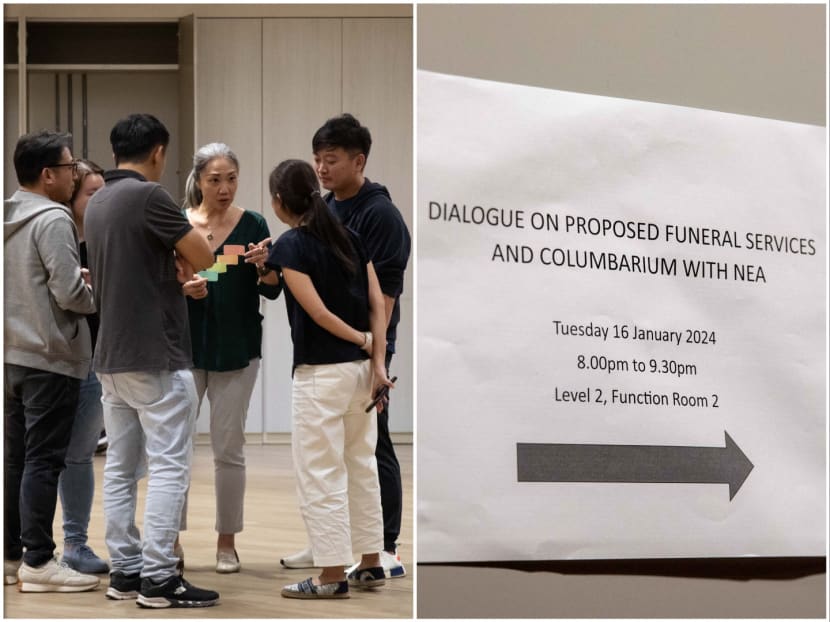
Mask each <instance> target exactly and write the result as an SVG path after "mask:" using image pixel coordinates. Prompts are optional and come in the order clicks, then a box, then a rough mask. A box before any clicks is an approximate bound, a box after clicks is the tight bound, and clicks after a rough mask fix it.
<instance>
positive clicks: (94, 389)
mask: <svg viewBox="0 0 830 622" xmlns="http://www.w3.org/2000/svg"><path fill="white" fill-rule="evenodd" d="M103 426H104V409H103V407H102V405H101V383H100V382H98V378H97V377H96V376H95V373H94V372H92V371H90V372H89V376H87V378H86V380H82V381H81V393H80V397H79V398H78V409H77V410H76V411H75V422H74V423H73V424H72V436H71V437H70V439H69V447H67V448H66V468H65V469H64V471H63V473H61V476H60V480H59V481H58V492H59V493H60V497H61V507H62V508H63V541H64V542H65V543H67V544H75V545H77V544H86V541H87V527H88V526H89V514H90V512H91V510H92V497H93V495H94V494H95V471H94V469H93V465H92V459H93V458H94V457H95V449H96V447H97V446H98V437H99V436H100V435H101V429H102V428H103Z"/></svg>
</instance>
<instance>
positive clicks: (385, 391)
mask: <svg viewBox="0 0 830 622" xmlns="http://www.w3.org/2000/svg"><path fill="white" fill-rule="evenodd" d="M389 380H390V381H391V382H393V383H394V382H396V381H397V380H398V377H397V376H392V377H391V378H390V379H389ZM388 394H389V385H388V384H385V385H383V386H382V387H381V388H380V389H378V392H377V393H375V399H373V400H372V403H371V404H369V405H368V406H367V407H366V410H365V412H369V411H370V410H372V409H373V408H374V407H375V406H377V405H378V402H380V401H381V400H382V399H383V398H384V397H386V396H387V395H388Z"/></svg>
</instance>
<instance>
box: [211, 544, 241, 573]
mask: <svg viewBox="0 0 830 622" xmlns="http://www.w3.org/2000/svg"><path fill="white" fill-rule="evenodd" d="M241 568H242V564H240V563H239V555H238V554H237V552H236V549H234V550H233V553H229V552H228V551H217V552H216V572H218V573H219V574H230V573H232V572H239V570H240V569H241Z"/></svg>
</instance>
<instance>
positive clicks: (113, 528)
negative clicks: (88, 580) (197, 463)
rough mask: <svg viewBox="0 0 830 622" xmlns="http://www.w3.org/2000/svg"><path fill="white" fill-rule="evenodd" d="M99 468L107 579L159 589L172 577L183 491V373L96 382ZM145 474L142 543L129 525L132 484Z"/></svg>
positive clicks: (186, 468) (192, 391) (186, 478)
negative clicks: (114, 575) (103, 442)
mask: <svg viewBox="0 0 830 622" xmlns="http://www.w3.org/2000/svg"><path fill="white" fill-rule="evenodd" d="M99 377H100V380H101V386H102V388H103V404H104V424H105V425H106V428H107V442H108V443H109V447H108V448H107V462H106V466H105V467H104V516H105V521H106V542H107V548H108V549H109V554H110V560H111V562H112V569H113V571H120V572H123V573H125V574H135V573H141V576H142V577H148V578H151V579H153V580H155V581H163V580H165V579H167V578H169V577H170V576H172V575H173V574H175V572H176V563H177V562H178V558H177V557H176V556H175V555H174V554H173V544H174V542H175V540H176V536H177V535H178V533H179V520H180V517H181V512H182V503H183V502H184V496H185V493H186V492H187V488H188V486H189V484H190V462H191V458H192V456H193V440H192V439H193V432H194V429H195V423H196V413H197V405H198V403H199V400H198V398H197V396H196V386H195V383H194V381H193V374H192V373H191V371H190V370H189V369H180V370H176V371H150V372H126V373H119V374H99ZM145 461H146V472H147V473H148V477H149V480H148V483H147V499H146V502H145V510H144V540H143V542H142V539H141V534H140V533H139V531H138V528H137V527H136V524H135V509H136V492H137V487H138V480H139V479H140V478H141V477H142V476H143V474H144V472H145Z"/></svg>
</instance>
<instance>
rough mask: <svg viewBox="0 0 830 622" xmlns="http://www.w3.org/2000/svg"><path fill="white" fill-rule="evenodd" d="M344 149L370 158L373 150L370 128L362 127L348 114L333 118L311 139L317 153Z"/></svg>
mask: <svg viewBox="0 0 830 622" xmlns="http://www.w3.org/2000/svg"><path fill="white" fill-rule="evenodd" d="M337 147H342V148H343V149H345V150H346V151H356V152H359V153H362V154H363V155H364V156H366V158H367V159H368V157H369V150H370V149H371V148H372V135H371V134H370V133H369V128H368V127H365V126H363V125H360V121H358V120H357V119H355V118H354V117H353V116H352V115H350V114H349V113H348V112H346V113H344V114H341V115H340V116H339V117H332V118H331V119H329V120H328V121H326V122H325V123H324V124H323V127H321V128H320V129H319V130H317V131H316V132H315V133H314V138H312V139H311V150H312V152H313V153H317V152H318V151H320V150H321V149H336V148H337Z"/></svg>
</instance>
